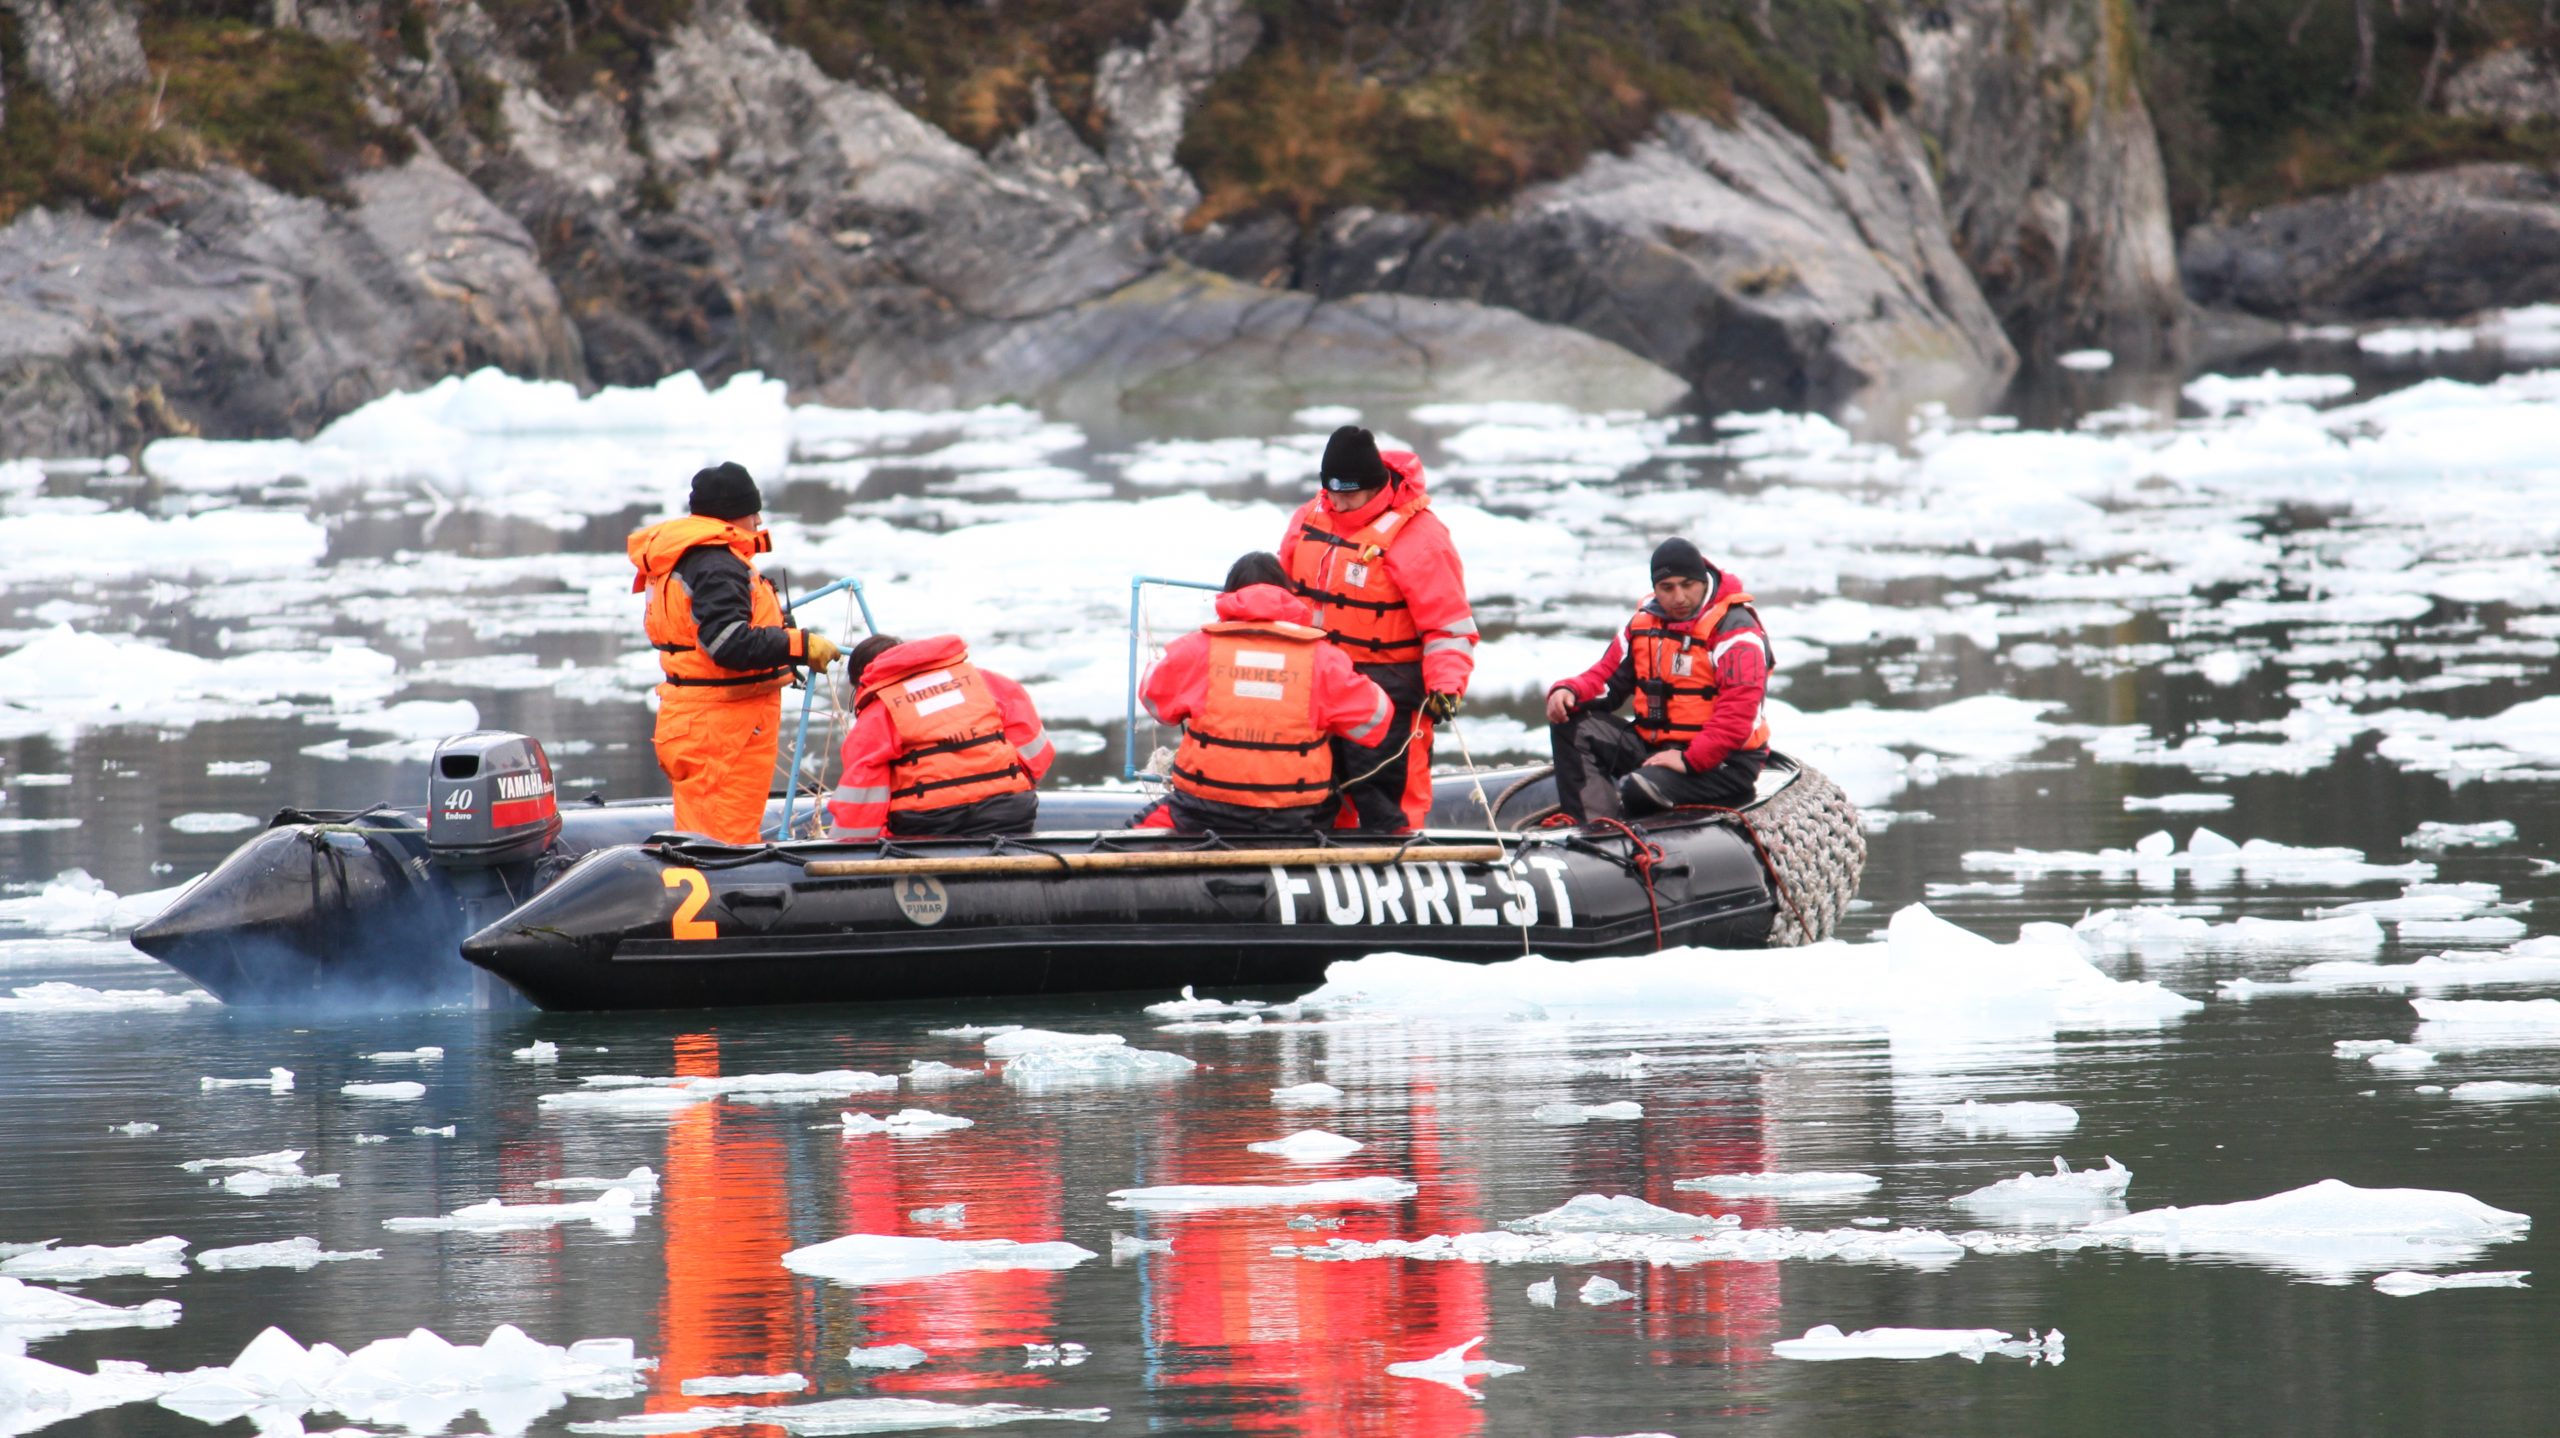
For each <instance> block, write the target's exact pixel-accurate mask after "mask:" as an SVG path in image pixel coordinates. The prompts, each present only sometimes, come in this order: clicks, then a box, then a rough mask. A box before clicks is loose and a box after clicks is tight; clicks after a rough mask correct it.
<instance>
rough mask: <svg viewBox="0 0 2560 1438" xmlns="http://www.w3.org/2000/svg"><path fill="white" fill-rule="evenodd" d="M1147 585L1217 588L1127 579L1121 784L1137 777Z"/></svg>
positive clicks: (1143, 576) (1215, 587) (1196, 583)
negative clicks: (1141, 622) (1142, 609)
mask: <svg viewBox="0 0 2560 1438" xmlns="http://www.w3.org/2000/svg"><path fill="white" fill-rule="evenodd" d="M1150 584H1162V585H1165V586H1168V587H1170V588H1174V589H1206V590H1209V591H1210V592H1212V593H1215V592H1216V591H1217V590H1218V589H1219V587H1220V586H1218V585H1215V584H1203V583H1201V582H1200V581H1199V580H1197V579H1163V578H1159V577H1157V576H1155V575H1152V574H1133V575H1130V576H1129V708H1128V716H1127V717H1128V727H1127V728H1126V729H1123V730H1122V731H1121V737H1120V777H1121V779H1122V780H1124V781H1129V780H1135V779H1136V778H1137V777H1138V597H1139V595H1140V594H1141V593H1142V592H1143V591H1144V590H1145V589H1146V587H1147V586H1148V585H1150Z"/></svg>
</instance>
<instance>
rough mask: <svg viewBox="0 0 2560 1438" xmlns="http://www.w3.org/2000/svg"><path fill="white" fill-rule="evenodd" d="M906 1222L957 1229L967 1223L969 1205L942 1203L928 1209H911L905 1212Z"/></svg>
mask: <svg viewBox="0 0 2560 1438" xmlns="http://www.w3.org/2000/svg"><path fill="white" fill-rule="evenodd" d="M907 1221H908V1222H910V1223H937V1224H941V1225H943V1226H945V1227H949V1228H957V1227H958V1226H960V1225H961V1224H963V1223H966V1222H968V1221H969V1205H967V1204H965V1203H943V1204H936V1205H934V1206H932V1207H930V1208H911V1209H908V1210H907Z"/></svg>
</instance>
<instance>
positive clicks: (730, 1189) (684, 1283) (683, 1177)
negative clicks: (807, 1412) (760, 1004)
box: [648, 1034, 802, 1410]
mask: <svg viewBox="0 0 2560 1438" xmlns="http://www.w3.org/2000/svg"><path fill="white" fill-rule="evenodd" d="M675 1072H676V1074H677V1075H678V1076H679V1077H682V1078H707V1077H712V1076H715V1075H717V1074H718V1073H719V1072H720V1041H719V1039H718V1038H717V1037H715V1036H713V1035H710V1034H681V1035H678V1036H677V1038H676V1051H675ZM740 1118H741V1116H739V1115H735V1114H731V1113H729V1106H728V1105H727V1104H723V1103H698V1104H694V1105H692V1106H691V1107H689V1108H687V1109H685V1110H684V1111H683V1112H682V1113H680V1114H678V1115H677V1116H676V1118H675V1120H674V1127H673V1129H672V1130H671V1131H670V1132H669V1133H668V1135H667V1171H666V1179H665V1182H663V1183H662V1184H660V1185H659V1196H658V1215H659V1222H660V1223H661V1224H662V1225H663V1226H664V1228H665V1230H666V1268H667V1296H666V1303H665V1306H664V1308H663V1310H662V1312H661V1315H660V1320H661V1322H660V1332H661V1334H662V1336H661V1338H660V1340H659V1347H658V1355H659V1358H658V1372H659V1374H660V1377H661V1381H660V1382H659V1383H656V1384H653V1385H651V1388H650V1393H649V1405H648V1406H649V1407H650V1409H652V1410H656V1409H665V1408H691V1407H694V1406H696V1405H697V1404H726V1403H739V1402H747V1403H752V1402H761V1401H768V1400H762V1399H756V1398H707V1399H706V1398H690V1397H686V1396H685V1395H684V1394H683V1393H681V1392H680V1391H678V1385H679V1383H680V1382H681V1380H683V1379H686V1378H693V1377H698V1376H701V1375H703V1374H713V1373H723V1374H725V1373H770V1372H773V1371H775V1370H776V1369H777V1368H783V1367H788V1366H790V1364H791V1363H792V1362H793V1361H795V1360H794V1355H796V1354H798V1353H799V1352H800V1351H801V1326H802V1325H801V1321H800V1303H799V1299H798V1296H797V1294H796V1293H795V1291H794V1290H795V1287H796V1285H797V1282H798V1280H796V1279H795V1278H794V1277H793V1276H792V1274H791V1273H790V1271H789V1270H788V1269H785V1268H784V1267H783V1266H782V1255H783V1254H784V1253H785V1252H786V1251H788V1250H789V1249H790V1248H791V1247H792V1246H793V1244H792V1239H791V1194H790V1187H789V1182H788V1179H789V1172H790V1165H789V1162H788V1158H787V1156H786V1154H785V1153H784V1151H783V1146H782V1143H781V1141H780V1139H779V1138H778V1137H777V1136H776V1134H775V1132H774V1128H773V1125H772V1124H771V1123H770V1122H769V1121H767V1120H765V1119H763V1118H761V1117H758V1116H748V1118H747V1121H746V1122H741V1121H740Z"/></svg>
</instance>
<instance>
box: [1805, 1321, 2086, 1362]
mask: <svg viewBox="0 0 2560 1438" xmlns="http://www.w3.org/2000/svg"><path fill="white" fill-rule="evenodd" d="M1769 1348H1770V1351H1771V1352H1773V1353H1775V1354H1777V1355H1778V1356H1779V1357H1780V1358H1794V1359H1799V1360H1804V1361H1809V1362H1823V1361H1830V1360H1835V1359H1843V1358H1898V1359H1914V1358H1962V1359H1966V1360H1968V1361H1970V1362H1974V1363H1980V1362H1981V1361H1982V1360H1983V1359H1985V1358H1987V1357H1993V1356H1998V1357H2002V1358H2024V1359H2027V1360H2029V1361H2030V1362H2045V1363H2060V1362H2061V1361H2062V1360H2063V1339H2062V1331H2061V1330H2060V1329H2055V1330H2053V1331H2052V1332H2049V1333H2046V1334H2045V1335H2043V1336H2042V1337H2041V1338H2039V1337H2038V1336H2036V1334H2035V1333H2034V1331H2033V1330H2030V1331H2029V1332H2028V1334H2027V1336H2026V1338H2025V1339H2024V1340H2023V1341H2022V1340H2019V1339H2015V1338H2011V1337H2010V1336H2009V1335H2008V1334H2007V1333H2005V1332H2003V1331H2002V1330H2000V1329H1997V1328H1862V1329H1860V1330H1858V1331H1857V1332H1855V1333H1842V1332H1841V1331H1840V1330H1839V1329H1838V1328H1837V1327H1834V1326H1833V1325H1831V1324H1828V1323H1824V1324H1818V1325H1816V1326H1814V1327H1812V1328H1808V1329H1806V1330H1805V1334H1804V1337H1802V1338H1782V1339H1779V1340H1778V1341H1777V1342H1776V1343H1773V1344H1771V1345H1769Z"/></svg>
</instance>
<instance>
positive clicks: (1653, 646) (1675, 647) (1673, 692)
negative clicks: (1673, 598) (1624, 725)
mask: <svg viewBox="0 0 2560 1438" xmlns="http://www.w3.org/2000/svg"><path fill="white" fill-rule="evenodd" d="M1750 603H1751V596H1750V595H1748V594H1733V595H1728V596H1726V597H1725V598H1723V599H1719V600H1717V601H1716V602H1715V603H1714V604H1711V605H1709V606H1707V608H1706V610H1705V611H1704V612H1703V613H1701V614H1699V615H1698V619H1697V622H1696V623H1694V624H1692V625H1690V626H1689V627H1688V628H1687V629H1686V630H1676V629H1673V628H1672V627H1671V622H1670V621H1669V620H1666V619H1664V618H1663V617H1662V616H1660V615H1658V614H1656V613H1654V612H1653V611H1652V610H1650V609H1639V610H1637V611H1636V617H1635V618H1633V619H1630V620H1628V621H1627V657H1628V659H1629V660H1630V661H1631V662H1632V663H1633V664H1634V665H1635V674H1636V687H1635V692H1634V693H1633V694H1631V695H1629V696H1628V697H1629V698H1631V699H1632V700H1634V709H1635V714H1634V719H1633V723H1634V725H1635V731H1636V733H1637V734H1638V735H1639V736H1641V737H1642V738H1643V739H1644V741H1645V742H1646V743H1648V744H1651V745H1653V746H1655V747H1656V748H1663V747H1668V746H1672V745H1681V744H1686V743H1688V742H1689V741H1690V740H1691V739H1692V738H1695V737H1696V736H1697V733H1698V731H1699V730H1701V729H1704V728H1706V727H1707V721H1708V719H1709V718H1710V717H1712V716H1713V715H1714V714H1715V712H1716V666H1715V662H1714V660H1713V658H1712V657H1711V656H1712V655H1713V654H1714V652H1715V646H1716V640H1717V634H1716V630H1717V628H1718V627H1719V626H1721V625H1722V624H1723V623H1724V620H1725V615H1726V613H1727V612H1728V611H1730V610H1731V609H1732V608H1733V607H1734V606H1735V605H1737V604H1739V605H1746V606H1747V605H1749V604H1750ZM1743 612H1744V613H1746V614H1749V613H1751V611H1750V610H1749V609H1748V608H1746V609H1745V610H1744V611H1743ZM1758 627H1759V625H1758V623H1757V620H1756V617H1755V620H1754V623H1753V625H1752V628H1753V629H1754V630H1756V629H1758ZM1744 632H1748V631H1743V630H1736V631H1735V633H1737V634H1739V633H1744ZM1768 744H1769V719H1768V716H1767V715H1766V714H1765V713H1764V714H1762V715H1761V716H1760V722H1759V723H1758V724H1756V725H1754V726H1753V727H1752V730H1751V738H1750V740H1749V741H1748V742H1747V743H1745V744H1744V745H1743V747H1744V748H1746V749H1763V748H1767V747H1768Z"/></svg>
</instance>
